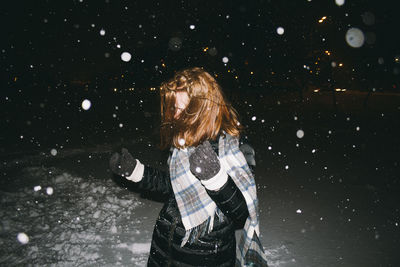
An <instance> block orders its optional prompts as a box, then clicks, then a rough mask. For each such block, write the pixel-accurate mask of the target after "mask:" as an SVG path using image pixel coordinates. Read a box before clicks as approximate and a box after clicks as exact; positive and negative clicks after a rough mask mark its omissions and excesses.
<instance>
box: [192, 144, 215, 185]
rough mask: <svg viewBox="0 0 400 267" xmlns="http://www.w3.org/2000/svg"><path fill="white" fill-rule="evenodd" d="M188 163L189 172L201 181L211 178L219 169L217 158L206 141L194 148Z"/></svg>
mask: <svg viewBox="0 0 400 267" xmlns="http://www.w3.org/2000/svg"><path fill="white" fill-rule="evenodd" d="M189 163H190V171H191V172H192V173H193V175H194V176H196V177H197V178H198V179H200V180H202V181H204V180H208V179H210V178H213V177H214V176H215V175H217V174H218V172H219V171H220V169H221V165H220V163H219V159H218V156H217V154H216V153H215V152H214V150H213V149H212V147H211V144H210V142H208V141H205V142H204V143H202V144H200V145H199V146H197V147H196V149H195V150H194V152H193V154H192V155H190V157H189Z"/></svg>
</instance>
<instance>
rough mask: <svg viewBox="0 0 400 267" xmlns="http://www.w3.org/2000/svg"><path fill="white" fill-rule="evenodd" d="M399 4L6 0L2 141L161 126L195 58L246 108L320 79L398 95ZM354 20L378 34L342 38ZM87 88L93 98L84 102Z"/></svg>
mask: <svg viewBox="0 0 400 267" xmlns="http://www.w3.org/2000/svg"><path fill="white" fill-rule="evenodd" d="M371 13H372V15H373V20H372V21H370V23H368V21H367V22H366V20H365V18H368V14H369V15H370V14H371ZM395 13H396V8H395V7H394V6H393V5H392V4H390V3H389V2H381V1H365V0H354V1H350V0H348V1H346V2H345V4H344V5H343V6H338V5H336V4H335V1H333V0H329V1H328V0H326V1H307V0H302V1H272V0H270V1H246V2H235V1H196V0H190V1H113V0H106V1H86V0H82V1H13V2H12V1H7V2H5V3H3V5H2V7H1V20H2V21H1V27H2V35H3V38H2V41H1V56H0V57H1V70H0V71H1V82H2V88H1V99H0V101H1V102H0V111H1V114H2V120H1V125H0V127H1V129H2V131H1V132H2V133H1V135H0V142H1V143H2V145H1V149H2V151H3V152H7V153H9V152H13V151H17V150H21V149H22V150H32V149H42V148H43V147H60V146H61V147H64V146H68V145H71V144H73V145H79V144H80V143H82V142H83V143H85V142H93V143H96V142H107V141H108V140H110V139H112V138H117V136H118V137H119V136H121V135H124V134H126V135H127V136H129V135H130V134H132V133H134V132H136V131H142V132H146V131H147V132H148V130H149V128H150V129H151V131H152V132H156V129H155V128H156V127H157V126H156V125H157V123H158V118H157V115H156V114H157V111H158V98H157V97H158V93H157V87H158V86H159V84H160V82H162V81H164V80H166V79H168V78H170V77H171V76H172V75H173V73H174V71H176V70H178V69H181V68H185V67H190V66H202V67H204V68H206V69H207V70H208V71H209V72H211V73H213V74H214V75H215V76H216V77H217V80H218V81H219V82H220V83H221V85H222V86H223V88H224V90H225V92H226V94H227V95H228V97H229V98H230V99H232V101H233V102H234V105H235V106H236V107H237V108H238V109H241V107H240V106H243V105H244V106H245V109H244V110H240V111H242V112H243V111H246V107H247V102H245V101H244V98H243V97H247V96H250V95H252V96H253V98H255V99H257V98H263V97H265V99H270V95H271V94H279V98H280V99H283V100H285V99H286V100H288V99H292V98H297V97H298V101H304V99H305V95H306V94H307V92H310V91H312V90H314V89H316V88H317V89H318V90H321V91H327V92H330V91H332V90H334V89H335V88H346V89H347V93H348V92H350V91H353V92H362V93H365V92H367V95H363V96H362V97H363V98H364V99H365V102H368V101H369V98H368V96H369V94H368V93H370V94H371V93H375V92H380V93H383V94H386V93H390V94H392V93H395V94H397V93H398V92H399V72H400V68H399V63H398V62H396V60H395V59H396V57H397V58H399V55H400V51H399V50H400V49H399V47H400V45H399V44H400V42H399V38H400V37H399V34H398V33H397V30H398V26H399V25H398V19H397V18H396V16H395ZM323 16H326V17H327V18H326V20H325V21H324V22H323V23H319V22H318V20H319V19H321V18H322V17H323ZM191 25H193V26H194V29H192V27H193V26H192V27H191ZM278 27H283V28H284V29H285V32H284V34H283V35H279V34H277V32H276V31H277V28H278ZM351 27H357V28H359V29H361V30H362V31H363V32H364V34H365V36H369V37H368V39H367V42H365V43H364V45H363V46H362V47H360V48H353V47H350V46H349V45H348V44H347V43H346V41H345V34H346V31H347V30H348V29H349V28H351ZM101 30H104V31H105V34H104V35H101V34H100V31H101ZM371 36H372V37H371ZM325 51H329V52H330V55H329V56H328V55H327V54H326V53H325ZM123 52H129V53H130V54H131V55H132V59H131V60H130V61H129V62H124V61H122V60H121V54H122V53H123ZM223 57H227V58H228V59H229V62H228V63H227V64H224V63H223V61H222V58H223ZM331 62H336V63H337V64H339V63H342V64H343V67H341V68H339V67H336V68H332V67H331ZM293 93H296V94H297V95H295V96H294V95H293ZM84 99H89V100H90V101H91V103H92V107H91V108H90V109H89V110H87V111H85V110H83V109H82V108H81V103H82V101H83V100H84ZM324 101H325V100H324ZM332 101H333V102H335V101H336V100H335V99H333V100H332ZM379 105H381V106H382V105H385V104H384V102H383V103H380V104H379ZM247 108H248V107H247ZM265 110H266V109H263V108H261V109H259V110H258V111H257V112H261V114H262V113H263V112H265ZM246 119H249V120H250V119H251V116H250V117H249V118H247V117H246V116H244V118H243V120H244V121H245V120H246ZM148 122H150V124H149V123H148ZM149 125H150V126H149Z"/></svg>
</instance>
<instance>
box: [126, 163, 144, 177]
mask: <svg viewBox="0 0 400 267" xmlns="http://www.w3.org/2000/svg"><path fill="white" fill-rule="evenodd" d="M143 173H144V165H143V164H142V163H140V161H139V160H138V159H136V166H135V169H134V170H133V172H132V174H131V175H130V176H128V177H126V179H127V180H130V181H132V182H135V183H137V182H140V181H141V180H142V178H143Z"/></svg>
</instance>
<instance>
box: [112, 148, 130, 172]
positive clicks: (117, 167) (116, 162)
mask: <svg viewBox="0 0 400 267" xmlns="http://www.w3.org/2000/svg"><path fill="white" fill-rule="evenodd" d="M109 164H110V169H111V171H112V172H113V173H115V174H117V175H120V176H122V177H129V176H130V175H131V174H132V172H133V170H134V169H135V167H136V159H134V158H133V157H132V155H131V154H130V153H129V152H128V150H127V149H126V148H122V150H121V154H119V153H114V154H113V155H112V156H111V158H110V162H109Z"/></svg>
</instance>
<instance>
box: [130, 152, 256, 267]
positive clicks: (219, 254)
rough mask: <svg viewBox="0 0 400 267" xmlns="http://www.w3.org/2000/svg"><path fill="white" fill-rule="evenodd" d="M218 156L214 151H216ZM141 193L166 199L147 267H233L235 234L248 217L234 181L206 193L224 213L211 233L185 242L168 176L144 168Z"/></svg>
mask: <svg viewBox="0 0 400 267" xmlns="http://www.w3.org/2000/svg"><path fill="white" fill-rule="evenodd" d="M216 152H217V151H216ZM137 186H138V187H139V189H141V190H147V191H151V192H154V193H157V194H163V195H167V196H168V200H167V201H166V203H165V204H164V207H163V208H162V209H161V211H160V214H159V216H158V219H157V221H156V224H155V227H154V231H153V237H152V242H151V249H150V255H149V259H148V266H162V267H165V266H234V265H235V260H236V240H235V230H236V229H241V228H243V226H244V223H245V221H246V219H247V217H248V215H249V213H248V210H247V205H246V202H245V199H244V197H243V195H242V193H241V192H240V190H239V189H238V188H237V186H236V185H235V183H234V182H233V180H232V179H231V178H230V177H229V178H228V182H227V183H226V184H225V185H224V186H223V187H222V188H220V189H219V190H218V191H209V190H207V192H208V194H209V195H210V197H211V198H212V199H213V200H214V202H215V203H216V204H217V206H218V208H219V209H220V210H221V211H222V212H223V215H222V216H221V217H220V218H219V217H218V216H217V215H216V216H215V219H214V227H213V230H212V231H211V232H210V233H208V234H205V235H204V236H202V237H200V238H198V239H195V241H194V242H193V243H189V242H187V243H186V244H185V245H184V246H183V247H181V246H180V245H181V242H182V239H183V237H184V236H185V228H184V226H183V224H182V220H181V215H180V213H179V210H178V207H177V203H176V200H175V195H174V192H173V190H172V185H171V182H170V177H169V173H168V172H163V171H161V170H158V169H154V168H151V167H148V166H145V169H144V174H143V178H142V180H141V181H140V182H138V184H137Z"/></svg>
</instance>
